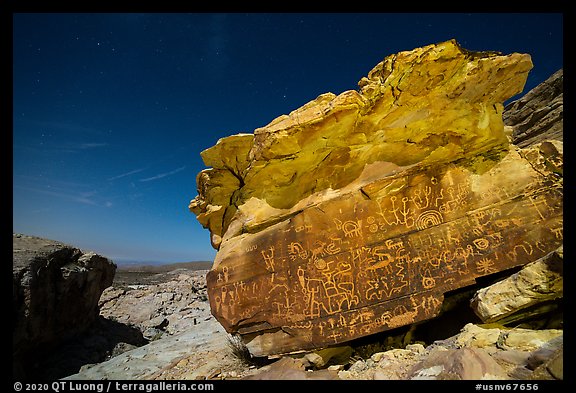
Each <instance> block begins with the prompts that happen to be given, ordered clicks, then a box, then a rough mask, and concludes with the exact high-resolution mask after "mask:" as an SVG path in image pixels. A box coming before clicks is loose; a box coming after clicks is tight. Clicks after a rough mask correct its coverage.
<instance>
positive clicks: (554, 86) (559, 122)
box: [502, 69, 564, 147]
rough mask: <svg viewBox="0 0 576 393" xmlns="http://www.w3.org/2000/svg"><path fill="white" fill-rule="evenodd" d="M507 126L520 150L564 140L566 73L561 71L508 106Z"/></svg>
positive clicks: (505, 109) (505, 111) (504, 117)
mask: <svg viewBox="0 0 576 393" xmlns="http://www.w3.org/2000/svg"><path fill="white" fill-rule="evenodd" d="M502 117H503V119H504V124H505V125H506V126H509V127H511V128H512V140H513V142H514V144H516V145H518V146H520V147H527V146H531V145H534V144H536V143H538V142H541V141H543V140H546V139H556V140H562V138H563V133H564V70H563V69H560V70H558V71H556V72H555V73H554V74H552V75H551V76H550V77H549V78H548V79H546V80H545V81H544V82H542V83H541V84H539V85H538V86H536V87H535V88H534V89H532V90H530V91H529V92H528V93H526V94H525V95H524V96H523V97H522V98H520V99H519V100H516V101H513V102H511V103H509V104H508V105H506V107H505V108H504V113H503V116H502Z"/></svg>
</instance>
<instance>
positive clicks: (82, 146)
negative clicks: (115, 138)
mask: <svg viewBox="0 0 576 393" xmlns="http://www.w3.org/2000/svg"><path fill="white" fill-rule="evenodd" d="M104 146H108V144H107V143H98V142H92V143H79V144H78V145H77V148H78V149H81V150H86V149H95V148H98V147H104Z"/></svg>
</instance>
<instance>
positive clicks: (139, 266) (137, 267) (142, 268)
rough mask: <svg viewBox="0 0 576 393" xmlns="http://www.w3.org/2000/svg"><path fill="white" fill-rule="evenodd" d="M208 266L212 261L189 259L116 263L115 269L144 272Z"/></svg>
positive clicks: (161, 271)
mask: <svg viewBox="0 0 576 393" xmlns="http://www.w3.org/2000/svg"><path fill="white" fill-rule="evenodd" d="M210 268H212V261H191V262H174V263H158V264H152V263H150V264H148V263H139V262H135V263H124V264H118V268H117V270H123V271H133V272H146V273H165V272H170V271H173V270H176V269H187V270H210Z"/></svg>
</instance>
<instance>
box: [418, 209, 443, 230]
mask: <svg viewBox="0 0 576 393" xmlns="http://www.w3.org/2000/svg"><path fill="white" fill-rule="evenodd" d="M443 222H444V217H442V214H441V213H440V212H439V211H438V210H427V211H425V212H422V213H420V215H418V218H416V228H418V229H419V230H420V231H423V230H424V229H427V228H430V227H433V226H436V225H440V224H442V223H443Z"/></svg>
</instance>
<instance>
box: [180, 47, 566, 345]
mask: <svg viewBox="0 0 576 393" xmlns="http://www.w3.org/2000/svg"><path fill="white" fill-rule="evenodd" d="M531 67H532V63H531V60H530V56H529V55H527V54H518V53H513V54H509V55H501V54H497V53H493V52H482V53H473V52H468V51H466V50H464V49H462V48H460V47H459V46H458V44H457V43H456V42H455V41H453V40H452V41H447V42H443V43H439V44H436V45H429V46H425V47H422V48H417V49H414V50H412V51H406V52H400V53H398V54H395V55H391V56H388V57H386V58H385V59H384V61H382V62H381V63H380V64H378V65H377V66H376V67H374V68H373V69H372V70H371V71H370V72H369V73H368V77H365V78H362V79H361V80H360V82H359V88H360V89H359V91H352V90H351V91H346V92H344V93H342V94H340V95H337V96H336V95H334V94H331V93H326V94H323V95H321V96H319V97H318V98H316V99H315V100H313V101H311V102H309V103H307V104H305V105H303V106H302V107H301V108H299V109H296V110H295V111H293V112H291V113H290V114H288V115H283V116H280V117H278V118H277V119H274V120H273V121H272V122H270V124H268V125H267V126H265V127H262V128H258V129H256V130H255V131H254V134H253V135H252V134H242V135H234V136H230V137H227V138H223V139H221V140H220V141H218V144H217V145H216V146H214V147H212V148H210V149H208V150H206V151H204V152H202V158H203V159H204V162H205V163H206V165H208V166H211V167H212V168H211V169H207V170H205V171H203V172H201V173H200V174H199V175H198V196H197V197H196V198H195V199H194V200H193V201H192V202H191V204H190V209H191V210H192V212H193V213H194V214H196V216H197V217H198V220H199V221H200V222H201V223H202V225H204V226H205V227H206V228H208V229H209V230H210V232H211V234H212V244H213V245H214V246H215V247H216V248H217V249H218V253H217V255H216V259H215V261H214V265H213V267H212V270H211V271H210V272H209V274H208V276H207V280H208V293H209V298H210V304H211V309H212V313H213V314H214V316H215V317H216V318H217V319H218V321H220V323H221V324H222V325H223V326H224V327H225V328H226V330H227V331H229V332H237V333H240V334H241V335H242V337H243V339H244V340H245V342H246V343H247V345H248V348H249V349H250V351H251V352H252V353H253V354H255V355H270V354H280V353H287V352H292V351H299V350H306V349H313V348H321V347H326V346H329V345H334V344H339V343H342V342H346V341H348V340H351V339H354V338H357V337H361V336H366V335H369V334H373V333H376V332H380V331H383V330H388V329H392V328H395V327H399V326H403V325H406V324H411V323H414V322H417V321H421V320H424V319H428V318H432V317H434V316H435V315H437V313H438V312H439V310H440V306H441V304H442V301H443V294H444V293H445V292H447V291H450V290H453V289H457V288H460V287H463V286H466V285H470V284H471V283H473V282H474V279H475V278H477V277H480V276H484V275H489V274H492V273H495V272H498V271H501V270H504V269H508V268H511V267H514V266H519V265H524V264H526V263H528V262H531V261H533V260H536V259H537V258H539V257H541V256H543V255H545V254H546V253H548V252H550V251H552V250H554V249H556V248H557V247H558V246H559V245H560V244H561V243H562V236H561V232H559V228H561V227H562V181H561V172H560V174H559V173H558V170H557V169H558V168H561V161H562V159H561V157H557V156H554V158H553V160H552V158H550V155H546V154H545V152H543V151H542V149H541V150H530V151H522V150H520V149H518V148H516V147H515V146H513V145H510V144H509V142H508V138H507V133H506V132H505V130H504V126H503V122H502V109H503V106H502V102H503V101H504V100H506V99H508V98H509V97H511V96H513V95H515V94H517V93H520V92H521V91H522V89H523V87H524V83H525V81H526V78H527V74H528V72H529V70H530V69H531ZM554 146H556V145H554ZM544 150H546V149H544ZM548 150H551V149H548ZM552 150H554V149H552ZM554 151H558V149H555V150H554ZM550 160H552V161H553V162H554V166H553V168H556V170H554V169H553V168H552V167H551V166H550V165H547V163H549V162H552V161H550ZM550 168H552V169H550ZM559 234H560V235H559Z"/></svg>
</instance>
